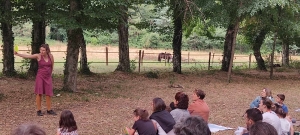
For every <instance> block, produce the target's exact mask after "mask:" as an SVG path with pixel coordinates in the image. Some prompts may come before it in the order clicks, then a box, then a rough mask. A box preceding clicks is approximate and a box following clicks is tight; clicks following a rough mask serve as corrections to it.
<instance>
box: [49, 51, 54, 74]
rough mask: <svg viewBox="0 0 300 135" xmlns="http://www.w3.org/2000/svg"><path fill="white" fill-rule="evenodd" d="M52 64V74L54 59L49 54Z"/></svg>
mask: <svg viewBox="0 0 300 135" xmlns="http://www.w3.org/2000/svg"><path fill="white" fill-rule="evenodd" d="M49 55H50V58H51V62H52V72H53V67H54V57H53V55H52V54H49Z"/></svg>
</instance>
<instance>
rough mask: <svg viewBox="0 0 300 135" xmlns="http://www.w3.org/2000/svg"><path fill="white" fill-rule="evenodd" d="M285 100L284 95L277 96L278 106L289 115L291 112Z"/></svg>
mask: <svg viewBox="0 0 300 135" xmlns="http://www.w3.org/2000/svg"><path fill="white" fill-rule="evenodd" d="M284 99H285V95H284V94H277V97H276V102H277V104H278V105H280V107H281V108H282V110H283V112H284V113H286V114H288V112H289V110H288V108H287V106H286V105H285V104H284V103H283V101H284Z"/></svg>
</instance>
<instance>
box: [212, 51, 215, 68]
mask: <svg viewBox="0 0 300 135" xmlns="http://www.w3.org/2000/svg"><path fill="white" fill-rule="evenodd" d="M214 58H215V53H213V56H212V59H211V64H212V65H213V64H214Z"/></svg>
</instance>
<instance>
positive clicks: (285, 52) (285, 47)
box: [282, 38, 290, 66]
mask: <svg viewBox="0 0 300 135" xmlns="http://www.w3.org/2000/svg"><path fill="white" fill-rule="evenodd" d="M282 41H283V44H282V66H289V65H290V64H289V63H290V60H289V57H290V49H289V45H290V43H289V39H288V38H285V39H283V40H282Z"/></svg>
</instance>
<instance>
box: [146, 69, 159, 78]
mask: <svg viewBox="0 0 300 135" xmlns="http://www.w3.org/2000/svg"><path fill="white" fill-rule="evenodd" d="M158 76H159V72H158V71H149V72H146V77H147V78H155V79H157V78H158Z"/></svg>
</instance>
